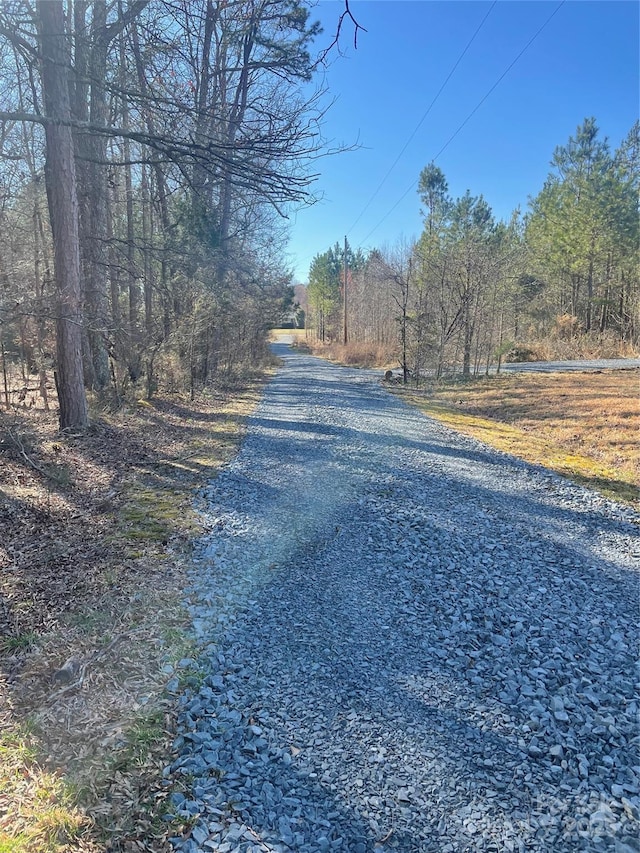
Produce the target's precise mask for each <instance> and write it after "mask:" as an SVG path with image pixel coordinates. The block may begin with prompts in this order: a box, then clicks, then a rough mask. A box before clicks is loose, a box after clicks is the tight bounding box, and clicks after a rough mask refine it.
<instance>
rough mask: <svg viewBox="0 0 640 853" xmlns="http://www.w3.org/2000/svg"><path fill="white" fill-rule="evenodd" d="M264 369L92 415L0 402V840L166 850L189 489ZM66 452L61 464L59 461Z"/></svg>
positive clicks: (183, 638) (193, 520) (233, 432)
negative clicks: (72, 419)
mask: <svg viewBox="0 0 640 853" xmlns="http://www.w3.org/2000/svg"><path fill="white" fill-rule="evenodd" d="M260 387H261V381H258V380H257V379H256V380H255V381H252V382H245V384H244V386H240V384H239V382H238V380H236V381H235V383H234V387H233V391H230V390H228V389H227V388H225V389H224V390H221V389H220V388H215V389H214V388H209V389H208V391H207V392H206V393H202V394H200V395H199V396H198V397H197V398H196V399H195V400H193V401H192V400H190V399H189V397H188V396H187V397H185V396H183V395H179V394H166V393H165V394H160V395H158V397H157V398H155V399H154V400H152V401H151V402H149V401H145V400H137V401H136V400H129V401H128V402H127V403H126V404H124V405H122V406H121V408H120V409H119V410H118V411H116V412H111V411H109V410H108V407H105V406H104V405H103V404H102V403H100V402H99V401H96V400H94V401H93V403H92V412H93V419H92V426H91V427H90V429H89V430H88V431H87V432H86V433H81V434H73V433H66V434H63V435H61V434H60V433H59V432H58V429H57V422H56V418H55V414H54V413H49V412H45V411H42V410H36V409H31V410H22V411H20V410H19V411H13V412H11V413H5V412H2V413H0V708H1V709H2V710H1V711H0V729H1V730H2V736H1V739H0V853H5V851H6V853H8V851H11V853H70V851H78V852H79V851H83V853H106V851H109V853H125V851H127V853H129V851H167V850H169V849H170V848H169V845H168V842H167V837H168V835H169V834H179V833H180V831H181V827H180V826H177V825H172V824H171V823H167V821H166V820H164V817H163V812H164V802H165V799H166V797H167V796H168V794H169V791H168V790H167V789H166V787H165V785H164V784H163V780H162V769H163V765H164V763H165V762H166V755H167V754H168V753H169V752H170V743H171V741H172V738H173V734H172V729H173V719H174V712H173V706H172V701H171V695H172V694H171V693H170V692H167V684H168V683H169V682H171V681H172V680H175V679H176V678H179V677H180V672H181V670H179V668H178V667H177V662H178V661H180V660H181V659H183V658H190V657H192V655H193V653H194V648H193V644H192V641H191V639H190V635H189V633H188V630H187V627H188V624H189V620H188V617H187V613H186V611H185V609H184V606H183V603H182V601H183V590H184V587H185V568H186V565H187V563H188V561H189V558H190V557H189V543H190V540H191V539H192V537H193V536H194V534H197V533H198V532H199V531H200V530H201V527H200V520H199V517H198V515H197V513H196V511H195V509H194V500H193V499H194V491H195V489H196V488H198V487H201V486H202V484H203V483H204V482H206V481H207V480H208V479H211V478H212V477H214V476H215V474H216V471H217V470H218V469H219V468H220V466H221V465H222V464H223V463H224V462H225V461H227V460H228V459H229V458H231V456H232V455H233V454H234V453H235V452H236V449H237V447H238V444H239V441H240V438H241V436H242V434H243V428H244V427H243V425H244V422H245V419H246V416H247V414H248V413H249V412H250V411H251V409H252V408H253V406H254V405H255V403H256V402H257V400H258V398H259V393H260ZM60 470H64V472H65V476H64V477H61V476H58V473H59V471H60Z"/></svg>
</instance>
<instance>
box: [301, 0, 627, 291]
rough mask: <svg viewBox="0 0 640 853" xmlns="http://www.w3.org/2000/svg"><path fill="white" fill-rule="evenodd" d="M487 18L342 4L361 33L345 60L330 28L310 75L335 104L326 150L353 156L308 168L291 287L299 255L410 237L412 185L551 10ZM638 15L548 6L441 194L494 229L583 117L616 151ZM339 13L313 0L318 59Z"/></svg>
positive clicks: (529, 7) (534, 5)
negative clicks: (484, 217)
mask: <svg viewBox="0 0 640 853" xmlns="http://www.w3.org/2000/svg"><path fill="white" fill-rule="evenodd" d="M491 6H492V3H491V0H489V1H488V2H487V0H478V1H477V2H467V0H447V2H435V1H434V2H426V0H351V2H350V8H351V10H352V12H353V14H354V16H355V17H356V18H357V20H358V22H359V23H360V24H361V25H362V26H363V27H365V28H366V29H367V32H360V33H359V35H358V47H357V50H355V49H354V47H353V27H352V25H350V24H349V22H348V21H345V23H344V33H343V36H342V39H341V48H342V54H343V55H341V56H340V55H338V54H337V53H336V52H335V50H334V53H333V54H332V55H331V57H330V59H329V63H328V67H327V68H326V71H325V73H324V80H323V83H324V85H325V86H326V88H327V90H328V91H327V95H326V96H325V101H326V103H329V102H330V101H331V100H332V99H333V100H334V101H335V102H334V103H333V105H332V106H331V107H330V108H329V110H328V113H327V115H326V118H325V120H324V124H323V133H324V136H325V137H326V139H327V140H328V141H329V142H330V143H331V144H333V145H339V144H343V145H345V146H352V145H355V146H358V147H357V148H356V150H353V151H349V152H345V153H342V154H339V155H335V156H331V157H326V158H323V159H321V160H320V161H318V162H317V163H316V164H315V165H316V171H318V172H320V178H319V179H318V181H317V183H316V184H315V186H314V190H315V192H316V194H317V195H318V196H319V197H320V200H319V201H318V202H317V204H315V205H313V206H312V207H310V208H306V209H302V210H299V211H297V212H296V213H295V214H293V215H292V217H291V240H290V243H289V262H290V265H291V267H292V268H293V269H294V270H295V280H296V281H301V282H304V281H306V280H307V275H308V269H309V264H310V262H311V259H312V258H313V256H314V255H315V254H317V253H318V252H322V251H325V250H326V249H327V248H328V247H329V246H331V245H333V244H334V243H335V242H336V241H339V242H342V241H343V239H344V236H345V234H346V235H348V238H349V242H350V244H351V245H352V246H354V247H357V246H362V248H364V249H368V248H373V247H374V246H382V247H383V246H392V245H393V244H395V243H397V242H398V241H399V240H401V239H405V240H410V239H411V238H414V237H417V236H418V235H419V233H420V230H421V216H420V200H419V198H418V195H417V192H416V190H415V188H413V187H412V184H415V183H417V180H418V176H419V174H420V171H421V169H422V168H423V167H424V166H425V165H427V164H428V163H429V162H430V161H431V160H432V159H433V158H434V157H435V156H436V155H437V154H438V152H439V151H440V149H441V148H442V147H443V146H444V145H445V144H446V143H447V141H448V140H449V139H450V137H451V136H452V135H453V134H454V133H455V131H456V130H457V129H458V127H459V126H460V125H461V124H462V122H463V121H464V120H465V119H466V118H467V117H468V116H469V114H470V113H471V112H472V111H473V110H474V108H476V107H477V105H478V104H479V102H480V101H481V100H482V99H483V98H484V96H485V95H486V94H487V92H488V91H489V90H490V89H491V87H492V86H494V84H495V83H496V81H497V80H498V79H499V78H500V76H501V75H502V74H503V73H504V72H505V70H506V69H507V67H508V66H509V65H510V64H511V63H512V62H513V60H514V59H515V58H516V56H517V55H518V54H519V53H520V51H521V50H522V48H523V47H524V46H525V45H526V44H527V42H528V41H529V40H530V39H531V38H532V37H533V36H534V35H535V33H536V32H537V31H538V30H539V29H540V27H542V25H543V24H544V22H545V21H546V20H547V19H548V18H549V16H550V15H551V14H552V12H553V11H554V9H556V8H557V7H558V6H559V0H554V2H546V0H539V2H538V1H537V0H536V1H534V2H530V1H529V0H510V2H504V0H502V2H498V3H496V5H495V6H494V7H493V8H492V9H491ZM490 9H491V11H490V14H489V16H488V18H487V19H486V21H485V23H484V24H483V26H482V28H481V29H480V31H479V33H478V34H477V36H476V38H475V40H474V41H473V43H472V45H471V46H470V48H469V49H468V51H467V53H466V54H465V56H464V58H463V59H462V61H461V62H460V64H459V65H458V67H457V69H456V71H455V72H454V74H453V76H452V77H451V79H450V80H449V82H448V83H447V85H446V87H445V88H444V90H443V91H442V93H441V94H440V95H439V97H438V99H437V101H436V103H435V104H434V105H433V107H432V108H431V110H430V111H429V113H428V115H427V116H426V118H425V119H424V121H423V122H422V124H421V126H420V127H419V129H418V131H417V133H416V134H415V136H414V137H413V139H412V140H411V141H410V142H409V144H408V146H407V148H406V150H405V151H404V153H403V154H402V157H401V158H400V160H399V162H398V163H397V164H396V166H395V167H394V168H393V170H392V171H391V173H390V174H389V175H388V177H387V178H386V180H385V182H384V184H383V186H382V188H381V189H380V191H379V192H378V194H377V195H376V197H375V198H374V199H373V200H372V201H370V199H371V196H372V195H373V194H374V192H375V191H376V189H377V188H378V186H379V184H380V183H381V181H383V179H384V178H385V175H386V174H387V172H388V170H389V169H390V167H391V166H392V164H393V162H394V161H395V160H396V158H397V156H398V154H399V153H400V151H401V149H402V148H403V147H404V146H405V144H406V143H407V141H408V140H409V138H410V136H411V135H412V134H413V132H414V131H415V129H416V126H417V125H418V123H419V122H420V120H421V119H422V118H423V116H424V114H425V113H426V112H427V109H428V107H429V106H430V104H431V102H432V101H433V100H434V98H435V97H436V94H437V92H438V90H439V89H440V87H441V86H442V84H443V83H444V81H445V79H446V77H447V76H448V74H449V73H450V71H451V70H452V68H453V66H454V65H455V63H456V61H457V60H458V58H459V57H460V54H461V53H462V52H463V50H464V48H465V46H466V45H467V43H468V42H469V40H470V39H471V37H472V36H473V34H474V32H475V31H476V29H477V28H478V26H479V24H480V22H481V21H482V20H483V18H484V17H485V15H486V14H487V12H489V10H490ZM639 9H640V6H639V4H638V3H636V2H635V0H633V2H632V0H628V2H627V0H624V1H623V2H617V0H604V2H600V0H594V2H583V1H582V0H576V1H575V2H574V1H573V0H567V1H566V2H565V3H564V4H562V5H561V7H560V8H559V10H558V11H557V13H556V14H555V15H554V17H553V18H552V20H551V21H549V23H548V24H547V25H546V27H545V28H544V29H543V30H542V32H541V33H540V34H539V35H538V36H537V38H536V39H535V40H534V41H533V43H532V44H531V45H530V47H529V48H528V49H527V50H526V52H525V53H524V54H523V55H522V56H521V57H520V59H519V60H518V61H517V62H516V64H515V65H514V66H513V68H511V70H510V71H509V72H508V73H507V75H506V76H505V77H504V79H503V80H502V81H501V82H500V83H499V85H498V86H497V88H496V89H495V90H494V91H493V92H492V94H491V95H489V97H488V98H487V100H486V101H485V102H484V103H483V104H482V105H481V106H480V107H479V109H478V110H477V112H476V113H475V114H474V115H473V116H472V117H471V118H470V119H469V121H468V123H467V124H466V125H465V127H464V128H463V129H462V130H461V131H460V133H459V134H458V135H457V136H456V138H455V139H454V140H453V141H452V142H451V143H450V144H449V145H448V147H447V148H446V150H445V151H444V152H443V153H442V154H440V156H439V157H438V158H437V160H436V163H437V165H438V166H440V168H441V169H442V170H443V172H444V174H445V176H446V178H447V180H448V182H449V189H450V192H451V194H452V195H453V196H459V195H462V194H463V193H464V192H465V191H466V190H467V189H469V190H471V192H472V193H473V194H474V195H480V194H482V195H484V197H485V199H486V200H487V202H488V203H489V204H490V205H491V207H492V209H493V211H494V214H495V215H496V217H497V218H508V217H509V215H510V213H511V212H512V210H513V209H514V208H516V207H517V206H520V207H521V208H522V209H525V208H526V206H527V199H528V197H529V196H532V195H536V194H537V193H538V191H539V190H540V189H541V187H542V183H543V181H544V179H545V177H546V176H547V174H548V173H549V161H550V160H551V157H552V154H553V151H554V148H555V147H556V146H558V145H562V144H565V143H566V142H567V140H568V139H569V136H570V135H572V134H573V133H574V132H575V129H576V127H577V125H578V124H580V123H581V122H582V121H583V120H584V119H585V118H586V117H588V116H595V118H596V120H597V123H598V125H599V127H600V129H601V132H602V134H603V136H607V137H608V138H609V140H610V143H611V145H612V147H613V148H615V147H617V145H618V144H619V143H620V141H621V140H622V139H623V138H624V137H625V136H626V134H627V133H628V131H629V129H630V128H631V126H632V124H633V122H634V121H635V120H636V118H637V117H638V105H639V93H638V75H639V47H638V45H639ZM343 10H344V3H343V2H342V0H340V2H338V0H320V2H319V3H318V5H317V6H316V7H315V8H314V9H313V17H314V19H316V20H320V21H321V22H322V24H323V26H324V30H325V31H324V33H323V35H322V36H321V37H320V38H319V40H318V43H317V44H318V47H319V48H320V47H322V46H323V45H324V44H329V43H330V42H331V41H332V39H333V36H334V33H335V29H336V24H337V20H338V17H339V15H340V13H341V11H343ZM409 188H411V189H409ZM407 190H409V192H407V194H406V196H405V197H404V199H403V200H402V201H399V199H400V198H401V196H402V195H403V194H404V193H405V192H406V191H407ZM398 202H399V203H398ZM367 205H368V207H367V209H366V210H364V209H365V206H367ZM392 208H393V210H392ZM363 211H364V212H363ZM361 214H362V215H361ZM359 217H360V218H359ZM356 220H358V221H357V223H356ZM381 220H384V221H382V222H381ZM379 223H381V224H379Z"/></svg>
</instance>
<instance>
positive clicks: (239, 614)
mask: <svg viewBox="0 0 640 853" xmlns="http://www.w3.org/2000/svg"><path fill="white" fill-rule="evenodd" d="M275 350H276V352H277V354H278V355H279V356H281V357H282V358H283V361H284V366H283V367H282V369H281V370H280V371H279V372H278V374H277V376H276V377H275V378H274V379H273V381H272V382H271V383H270V384H269V386H268V387H267V389H266V392H265V395H264V398H263V401H262V402H261V404H260V405H259V407H258V408H257V410H256V412H255V413H254V415H253V417H252V418H251V419H250V422H249V427H248V432H247V436H246V439H245V441H244V444H243V447H242V449H241V451H240V453H239V454H238V456H237V457H236V458H235V459H234V460H233V461H232V462H231V463H230V464H229V465H228V466H227V467H226V468H225V469H224V470H223V471H222V472H221V473H220V475H219V476H218V478H217V479H216V480H215V481H213V482H211V483H210V484H208V485H207V486H206V487H204V488H203V490H202V493H201V495H200V497H199V506H200V509H201V511H202V514H203V518H204V521H205V524H206V528H207V531H208V532H207V534H206V535H205V536H203V538H202V540H201V541H199V542H198V543H197V544H196V548H195V553H194V558H193V565H192V569H191V575H190V588H189V589H188V590H187V592H186V595H187V605H188V607H189V612H190V614H191V618H192V620H193V625H194V629H193V631H194V638H195V639H196V641H197V643H198V644H199V647H200V649H201V654H200V658H199V660H197V661H196V660H191V659H185V660H184V661H180V662H179V664H178V667H179V668H181V669H183V670H186V671H187V673H188V677H187V679H185V680H186V683H187V685H188V687H187V689H186V690H185V692H184V693H182V694H180V695H179V696H178V704H179V720H178V727H179V730H178V733H177V734H178V736H177V738H176V741H175V744H174V750H175V757H174V760H173V762H172V764H171V765H170V767H169V768H166V769H165V771H164V773H163V775H164V776H165V778H166V779H167V784H169V783H170V782H176V783H178V784H179V786H180V788H181V790H185V793H186V795H185V796H183V797H182V798H181V797H180V796H176V795H175V794H174V795H173V796H172V797H171V798H170V803H171V807H172V808H173V809H174V811H175V813H176V814H177V815H178V816H182V817H185V818H189V820H188V821H186V825H187V826H190V827H191V829H189V830H185V836H184V837H181V838H173V839H172V845H173V847H174V848H175V850H176V853H203V851H207V853H208V851H215V853H225V851H227V853H249V851H262V853H278V851H279V853H288V851H296V853H329V851H341V852H342V851H344V853H372V851H378V853H392V851H401V852H402V853H431V851H433V853H443V851H450V853H459V852H460V853H462V851H468V853H471V851H487V853H488V851H504V850H513V851H524V850H526V851H554V853H555V852H556V851H557V853H569V852H570V851H571V853H573V851H600V850H608V851H620V853H627V851H628V850H632V851H635V853H638V850H639V845H638V843H637V838H638V835H639V830H640V824H639V822H638V815H639V799H638V791H639V787H638V785H639V777H640V759H639V757H638V754H637V745H638V734H639V732H638V709H639V708H640V698H639V694H638V688H639V686H640V685H639V683H638V681H637V677H636V680H634V673H635V666H636V660H635V656H636V650H637V648H638V618H637V617H638V612H639V611H638V604H639V565H638V557H639V555H640V541H639V537H638V525H639V524H640V516H638V514H636V513H634V512H633V511H632V510H630V509H626V508H623V507H621V506H620V505H617V504H615V503H613V502H610V501H608V500H606V499H604V498H603V497H601V496H599V495H597V494H596V493H594V492H590V491H587V490H585V489H583V488H581V487H578V486H576V485H573V484H571V483H569V482H568V481H565V480H564V479H562V478H560V477H558V476H556V475H554V474H552V473H549V472H548V471H545V470H543V469H541V468H537V467H534V466H530V465H527V464H525V463H523V462H521V461H519V460H516V459H513V458H512V457H510V456H508V455H506V454H502V453H499V452H497V451H494V450H491V449H489V448H487V447H486V446H484V445H482V444H481V443H479V442H477V441H475V440H473V439H470V438H465V437H461V436H458V435H456V434H454V433H453V432H451V431H450V430H448V429H447V428H445V427H444V426H443V425H441V424H439V423H437V422H435V421H432V420H430V419H428V418H426V417H424V416H422V415H420V414H419V413H418V412H416V411H414V410H412V409H410V408H409V407H407V406H405V405H404V404H403V403H402V402H401V401H400V400H398V399H397V398H396V397H394V396H392V395H391V394H389V393H388V392H387V391H386V390H385V389H384V388H383V387H382V386H381V384H380V382H379V376H378V375H376V374H375V373H374V372H372V371H362V370H361V371H359V370H352V369H346V368H339V367H336V366H334V365H331V364H328V363H326V362H323V361H320V360H318V359H314V358H312V357H310V356H305V355H298V354H295V353H294V352H292V351H291V350H289V348H288V347H285V346H283V345H276V346H275ZM189 679H191V680H189ZM183 683H184V682H183ZM172 689H174V690H175V689H176V685H175V682H174V683H173V684H172Z"/></svg>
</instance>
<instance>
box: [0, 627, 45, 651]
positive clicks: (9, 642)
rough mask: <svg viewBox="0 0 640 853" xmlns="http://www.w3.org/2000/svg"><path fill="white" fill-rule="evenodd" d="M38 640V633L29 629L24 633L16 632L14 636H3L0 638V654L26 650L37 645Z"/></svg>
mask: <svg viewBox="0 0 640 853" xmlns="http://www.w3.org/2000/svg"><path fill="white" fill-rule="evenodd" d="M37 641H38V635H37V634H36V633H35V632H34V631H27V632H26V633H24V634H16V635H14V636H12V637H2V638H1V639H0V654H12V653H13V652H21V651H26V650H27V649H30V648H32V646H35V645H36V643H37Z"/></svg>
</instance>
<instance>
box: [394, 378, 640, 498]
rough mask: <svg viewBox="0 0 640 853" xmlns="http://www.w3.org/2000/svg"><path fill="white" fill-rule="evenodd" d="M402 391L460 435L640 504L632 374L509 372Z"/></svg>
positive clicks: (638, 387) (639, 388)
mask: <svg viewBox="0 0 640 853" xmlns="http://www.w3.org/2000/svg"><path fill="white" fill-rule="evenodd" d="M401 393H403V394H408V395H409V396H410V398H411V399H412V401H413V402H415V403H416V404H417V405H418V406H420V408H421V409H422V410H423V411H425V412H426V413H427V414H429V415H432V416H434V417H436V418H438V419H440V420H442V421H444V422H446V423H447V424H448V425H450V426H452V427H453V428H454V429H457V430H459V431H460V432H463V433H466V434H468V435H472V436H474V437H476V438H479V439H481V440H482V441H485V442H486V443H487V444H490V445H492V446H494V447H497V448H498V449H500V450H505V451H507V452H509V453H513V454H514V455H516V456H519V457H520V458H522V459H526V460H528V461H530V462H533V463H535V464H539V465H544V466H545V467H548V468H551V469H552V470H555V471H557V472H559V473H561V474H564V475H566V476H569V477H571V478H573V479H574V480H576V481H578V482H581V483H583V484H585V485H588V486H592V487H594V488H597V489H599V490H600V491H602V492H604V493H605V494H607V495H609V496H611V497H614V498H618V499H621V500H623V501H626V502H629V503H632V504H636V505H637V503H638V488H639V486H640V442H639V440H638V439H639V438H640V433H639V430H640V371H638V370H618V371H613V370H610V371H602V372H598V373H595V372H593V373H588V372H584V373H573V372H572V373H551V374H543V373H539V374H511V375H509V376H504V375H503V376H498V377H489V378H486V379H482V380H477V381H474V382H468V383H464V384H463V383H460V382H457V383H449V384H443V385H441V386H439V387H436V388H433V389H431V390H430V391H429V392H427V393H426V394H416V393H415V392H401Z"/></svg>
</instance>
